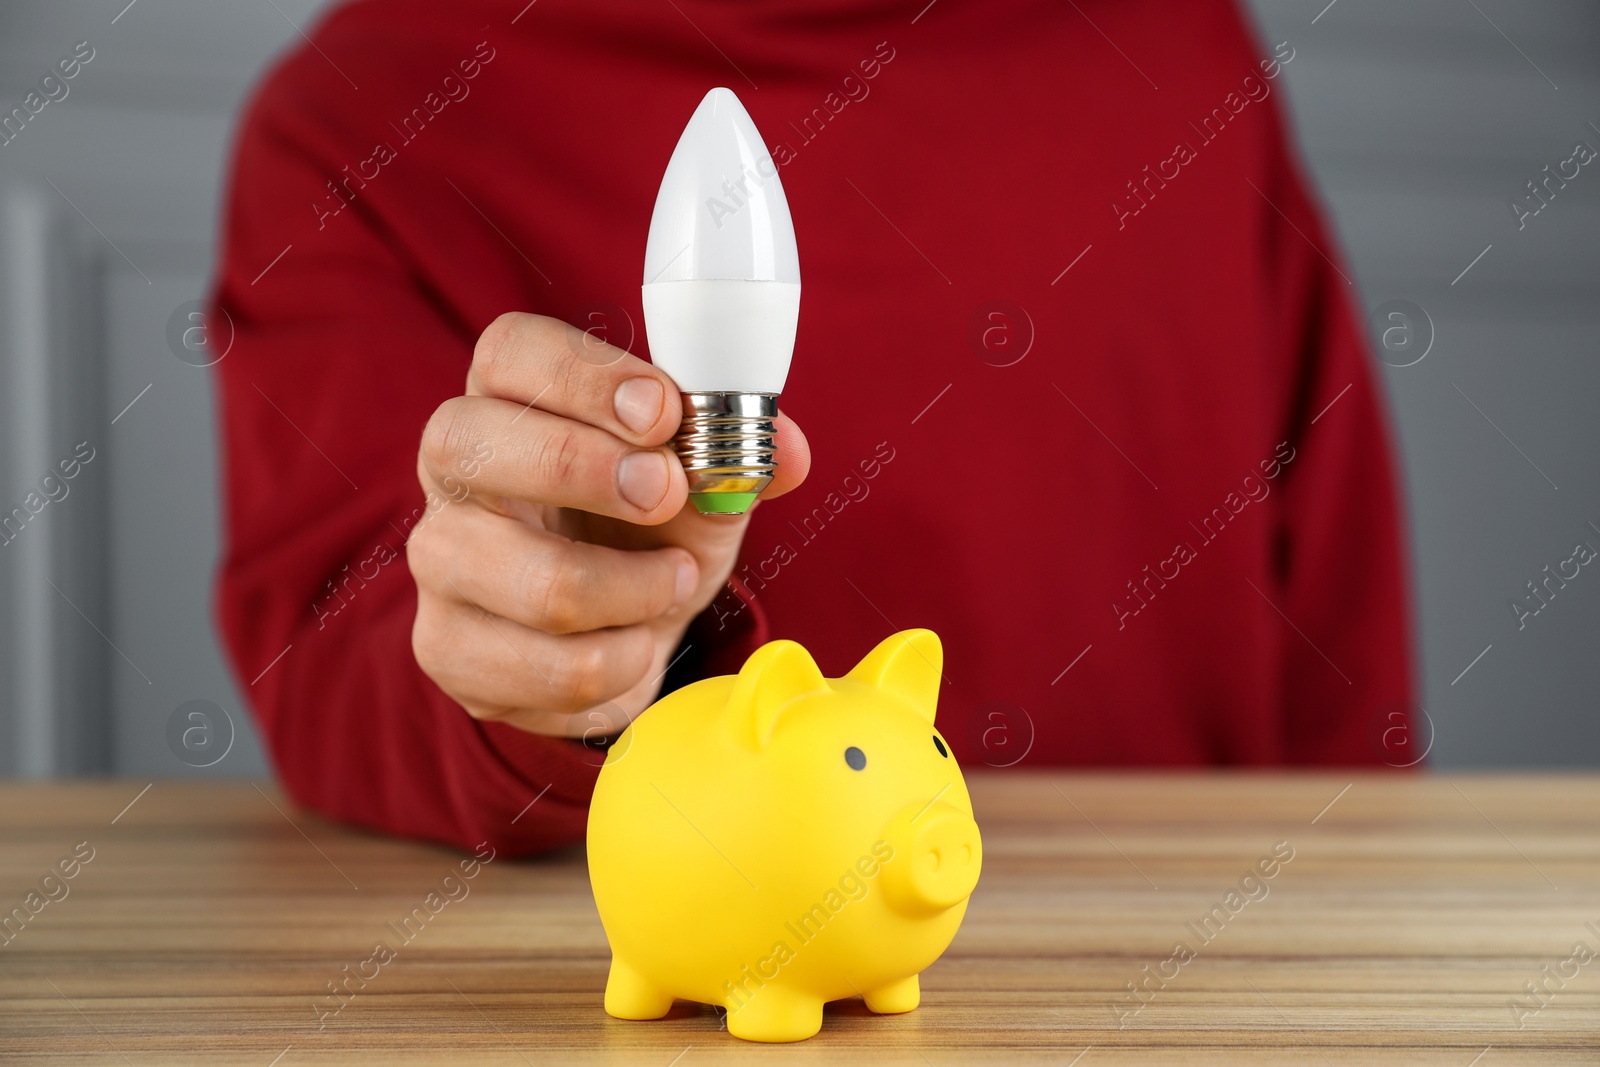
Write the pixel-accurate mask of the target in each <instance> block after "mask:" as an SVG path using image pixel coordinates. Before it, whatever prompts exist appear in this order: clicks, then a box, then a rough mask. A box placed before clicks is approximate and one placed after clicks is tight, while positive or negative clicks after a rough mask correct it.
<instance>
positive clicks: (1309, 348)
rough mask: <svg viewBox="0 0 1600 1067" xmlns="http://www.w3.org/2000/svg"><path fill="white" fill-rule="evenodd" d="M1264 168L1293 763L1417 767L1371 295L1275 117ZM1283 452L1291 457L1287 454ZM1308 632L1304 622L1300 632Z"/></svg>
mask: <svg viewBox="0 0 1600 1067" xmlns="http://www.w3.org/2000/svg"><path fill="white" fill-rule="evenodd" d="M1278 102H1279V100H1278V98H1277V97H1274V98H1273V99H1272V100H1270V101H1269V104H1270V106H1272V107H1273V109H1274V114H1273V116H1272V118H1273V121H1272V122H1271V123H1270V127H1271V131H1270V133H1269V135H1268V137H1267V142H1266V148H1267V151H1266V153H1265V158H1264V166H1263V169H1262V171H1261V172H1260V173H1259V174H1258V176H1257V179H1256V184H1257V185H1258V186H1259V188H1258V190H1257V192H1256V193H1250V192H1248V191H1247V193H1246V195H1248V196H1250V197H1254V198H1255V199H1256V200H1257V201H1259V208H1260V210H1259V213H1258V215H1257V218H1258V220H1259V222H1258V234H1259V240H1260V242H1261V247H1262V255H1261V257H1260V262H1261V264H1262V268H1263V274H1262V277H1261V279H1260V282H1259V284H1261V285H1262V286H1263V287H1264V288H1265V290H1266V295H1267V298H1268V306H1269V307H1273V308H1275V309H1276V316H1277V317H1276V319H1275V321H1273V323H1272V324H1271V330H1272V333H1273V337H1272V342H1273V345H1274V348H1275V350H1276V351H1279V352H1282V353H1284V354H1285V356H1286V358H1287V359H1288V360H1289V364H1290V366H1292V367H1293V368H1294V370H1293V371H1292V373H1291V374H1290V376H1289V377H1288V378H1287V379H1286V385H1287V388H1286V395H1287V398H1288V405H1287V409H1286V412H1285V417H1284V418H1285V422H1284V427H1283V431H1282V438H1281V440H1284V441H1286V442H1287V443H1288V446H1289V447H1290V448H1291V449H1292V450H1293V453H1292V454H1293V459H1292V461H1290V462H1288V463H1285V464H1284V465H1283V476H1282V478H1281V485H1282V489H1283V492H1282V496H1281V500H1280V506H1279V511H1278V529H1277V537H1276V550H1275V560H1274V563H1275V566H1274V568H1273V575H1274V577H1275V579H1276V580H1275V583H1274V586H1273V588H1269V589H1263V590H1261V592H1262V593H1264V594H1266V595H1269V596H1270V597H1271V599H1272V602H1273V603H1272V605H1268V604H1265V603H1264V604H1262V605H1261V610H1263V611H1268V612H1272V611H1274V609H1276V610H1277V612H1279V613H1281V615H1282V619H1279V620H1277V624H1279V625H1282V626H1283V627H1284V629H1285V633H1284V641H1283V644H1282V648H1283V649H1284V657H1283V659H1282V662H1281V667H1280V670H1281V686H1282V706H1283V714H1284V716H1285V722H1284V737H1285V741H1286V746H1285V754H1286V759H1287V761H1288V762H1289V763H1291V764H1308V763H1313V764H1356V765H1359V764H1377V763H1387V764H1389V765H1391V766H1396V767H1402V766H1412V765H1415V764H1416V763H1417V762H1419V761H1420V760H1421V758H1422V755H1423V754H1424V752H1425V749H1426V746H1427V743H1428V741H1429V738H1428V736H1427V731H1426V729H1425V728H1424V727H1422V726H1421V725H1420V724H1418V723H1416V722H1414V721H1413V710H1414V705H1413V704H1412V702H1411V701H1412V698H1413V690H1412V686H1413V678H1412V652H1411V638H1412V635H1411V617H1410V603H1409V588H1410V579H1409V574H1408V566H1407V558H1406V548H1405V545H1404V542H1403V531H1404V519H1403V515H1402V511H1401V507H1400V504H1399V500H1398V492H1397V489H1398V487H1397V484H1396V475H1395V472H1394V456H1393V448H1392V445H1391V442H1390V438H1389V428H1388V420H1387V418H1386V412H1385V411H1384V401H1383V397H1382V395H1381V387H1380V385H1379V384H1378V382H1377V381H1376V380H1375V376H1374V373H1373V360H1372V357H1371V355H1370V354H1369V352H1368V348H1367V342H1366V339H1365V336H1364V334H1365V331H1364V330H1363V328H1362V325H1361V320H1360V319H1359V317H1358V315H1357V313H1356V311H1355V307H1354V305H1355V303H1356V301H1357V300H1358V299H1359V295H1358V293H1357V291H1356V288H1355V285H1354V283H1353V280H1352V279H1351V277H1350V271H1349V270H1348V268H1346V267H1344V266H1343V264H1342V262H1340V259H1341V257H1340V253H1339V250H1338V247H1337V244H1336V242H1335V239H1334V237H1333V236H1332V235H1331V234H1330V233H1329V232H1328V230H1327V228H1326V227H1325V225H1324V223H1323V217H1322V212H1321V211H1320V210H1319V209H1318V207H1317V205H1316V204H1315V203H1314V201H1313V199H1312V197H1311V195H1310V193H1309V191H1308V186H1307V182H1306V181H1305V179H1304V177H1303V176H1302V175H1301V173H1300V170H1299V166H1298V163H1297V160H1296V158H1295V152H1294V151H1293V149H1292V147H1291V146H1290V145H1289V144H1288V143H1287V138H1286V136H1285V134H1284V125H1283V122H1282V120H1281V117H1280V116H1279V115H1278V114H1277V113H1276V109H1277V105H1278ZM1280 458H1281V457H1280ZM1297 631H1298V632H1297Z"/></svg>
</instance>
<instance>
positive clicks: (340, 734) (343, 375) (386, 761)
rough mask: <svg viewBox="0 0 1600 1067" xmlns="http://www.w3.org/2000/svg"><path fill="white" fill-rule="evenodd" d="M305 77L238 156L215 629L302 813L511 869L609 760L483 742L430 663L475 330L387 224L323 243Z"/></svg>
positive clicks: (728, 660) (695, 666)
mask: <svg viewBox="0 0 1600 1067" xmlns="http://www.w3.org/2000/svg"><path fill="white" fill-rule="evenodd" d="M312 58H313V59H314V58H315V57H312ZM301 61H303V60H301ZM293 62H295V61H291V63H293ZM292 74H293V72H292V71H286V70H280V71H279V72H278V74H277V75H276V76H275V77H274V78H273V79H270V80H269V82H268V85H267V88H266V89H265V90H263V94H262V96H260V97H258V99H257V100H256V101H255V103H254V104H253V105H252V107H251V109H250V111H249V113H248V115H247V117H246V119H245V121H244V124H243V126H242V129H241V132H240V134H239V140H238V144H237V146H236V149H235V157H234V161H233V171H232V181H231V187H230V189H229V191H228V210H227V217H226V220H225V237H224V244H223V248H222V251H221V260H220V266H219V274H218V278H217V281H216V285H215V290H214V292H213V299H212V319H211V326H212V333H213V337H218V336H220V334H219V333H218V331H219V330H231V335H232V342H231V346H230V347H229V348H227V349H226V355H225V356H224V357H223V358H222V359H221V361H220V362H219V363H218V364H217V365H216V368H215V369H216V371H217V387H218V394H219V408H220V433H221V437H222V443H223V451H224V456H223V464H222V468H223V471H224V480H225V485H224V496H225V516H224V524H225V530H224V538H225V550H224V559H223V562H222V566H221V573H220V575H219V579H218V589H217V612H218V617H219V622H220V626H221V630H222V634H223V637H224V640H225V643H226V646H227V650H228V653H229V655H230V656H231V658H232V662H233V666H234V669H235V672H236V674H237V676H238V677H239V679H240V680H241V686H242V687H243V688H244V690H245V692H246V694H247V696H248V699H249V701H250V704H251V707H252V711H253V713H254V716H255V719H256V721H257V723H258V725H259V727H260V729H261V732H262V734H263V736H264V738H265V741H266V744H267V746H268V748H269V751H270V754H271V759H272V762H273V764H274V766H275V769H276V771H277V773H278V775H279V777H280V778H281V780H282V783H283V785H284V786H285V788H286V789H287V791H288V792H289V794H290V796H292V797H293V798H294V800H295V801H296V802H297V803H299V804H301V805H302V806H304V807H307V808H310V809H313V810H315V811H317V812H319V813H322V814H324V815H326V816H329V817H331V818H335V819H339V820H342V821H346V822H350V823H354V824H358V825H362V826H367V827H371V828H374V829H378V830H382V831H386V832H390V833H395V834H401V835H405V836H411V837H417V838H423V839H429V840H434V841H440V842H445V843H449V844H454V845H457V846H462V847H468V848H470V847H473V846H475V845H476V844H478V843H479V842H483V841H488V842H490V843H491V844H492V845H494V847H495V848H496V849H498V850H500V851H501V852H502V853H505V854H511V855H518V854H528V853H533V852H537V851H541V850H546V849H550V848H555V847H558V846H561V845H564V844H566V843H569V842H572V841H575V840H578V839H579V838H581V837H582V835H583V833H584V827H585V813H586V809H587V804H588V800H589V797H590V794H591V792H592V789H593V785H594V780H595V777H596V775H597V773H598V770H599V765H600V764H601V762H602V761H603V758H604V751H603V748H601V747H600V746H588V745H585V744H582V743H579V742H575V741H569V740H564V739H556V738H550V737H544V736H539V735H535V734H530V733H525V732H523V731H520V730H517V729H515V728H513V727H510V726H506V725H504V724H499V723H485V722H479V721H477V720H475V719H473V718H472V717H471V716H470V715H468V714H467V712H466V711H465V710H464V709H463V708H461V707H460V706H459V705H458V704H457V703H455V701H453V700H452V699H450V698H449V697H448V696H447V695H446V694H445V693H444V692H442V691H441V690H440V689H439V688H438V687H437V686H435V685H434V684H433V682H432V681H431V680H430V679H429V678H428V677H427V676H426V675H425V674H423V672H422V671H421V669H420V668H419V667H418V666H417V663H416V661H415V659H414V657H413V654H412V649H411V628H412V623H413V620H414V618H415V614H416V598H417V593H416V587H415V585H414V583H413V580H412V577H411V574H410V572H409V570H408V567H407V564H406V560H405V543H406V539H407V537H408V536H409V535H410V534H411V532H412V531H414V530H416V529H417V528H418V527H419V526H421V525H423V524H425V523H426V522H427V521H428V519H429V518H430V517H431V515H432V514H434V512H435V510H436V508H438V507H440V506H444V507H450V506H457V505H453V504H450V503H447V502H444V501H441V500H425V499H424V497H423V493H422V490H421V488H420V486H419V484H418V481H417V474H416V456H417V447H418V441H419V439H420V435H421V432H422V428H423V425H424V424H425V422H426V421H427V419H428V417H429V416H430V415H431V414H432V413H433V411H434V410H435V408H436V407H437V406H438V405H439V404H440V403H441V402H442V401H444V400H445V399H447V398H448V397H450V396H454V395H457V394H459V393H460V392H461V389H462V388H463V383H464V381H465V375H466V370H467V367H468V363H469V361H470V357H471V351H472V345H473V341H474V339H475V336H476V333H477V329H476V328H475V326H476V327H481V326H482V324H481V323H478V324H473V323H468V322H463V321H461V320H460V317H459V316H458V315H456V314H455V313H454V312H453V311H452V310H451V308H450V305H449V302H448V301H447V300H445V299H444V298H443V296H442V294H440V293H439V292H437V291H436V290H435V289H433V288H432V286H431V285H430V283H429V282H428V281H427V280H426V279H427V276H428V272H427V271H424V270H421V269H416V265H415V264H413V263H411V261H410V259H409V257H408V251H407V249H406V248H405V247H404V244H403V242H402V241H400V240H399V239H398V238H397V237H396V236H395V235H394V233H393V232H392V231H391V230H389V229H388V228H386V227H385V225H384V223H383V215H382V213H381V212H379V211H376V210H372V209H370V208H367V207H366V206H365V205H363V203H362V202H361V201H360V200H359V199H357V200H356V201H355V202H353V203H351V204H350V205H349V207H348V209H347V210H345V211H342V212H341V213H340V216H339V217H337V218H336V219H333V220H331V221H330V220H329V219H328V218H327V217H326V216H325V214H323V213H324V212H325V211H326V208H325V207H322V208H320V209H319V208H317V207H312V206H311V205H316V204H325V203H326V201H325V200H322V199H319V198H320V197H321V196H322V195H323V194H326V193H327V189H325V188H324V185H325V177H324V176H325V175H329V174H338V173H339V164H338V153H337V149H336V147H335V146H334V145H333V144H331V143H328V142H329V141H330V140H331V138H329V136H328V135H327V134H325V133H324V132H323V131H322V128H321V127H320V126H319V125H318V124H317V123H316V122H314V121H307V120H306V119H305V115H306V114H307V113H308V111H309V109H310V108H313V107H315V106H316V101H315V100H314V99H313V100H309V101H308V100H300V101H299V102H298V103H297V102H296V101H295V100H294V93H293V87H294V86H295V84H296V80H295V78H294V77H293V76H292ZM286 87H287V89H286ZM411 207H413V208H414V209H415V210H419V211H425V210H426V208H427V205H426V204H415V205H411ZM505 310H512V309H505ZM530 310H535V309H530ZM734 594H735V595H738V596H741V597H743V596H744V595H745V594H743V593H742V592H741V591H739V590H734ZM708 617H709V616H708ZM737 618H738V619H739V620H740V621H739V622H738V624H737V625H735V626H733V627H731V628H727V627H724V628H721V629H720V630H719V629H718V628H717V627H716V626H715V624H714V622H715V621H714V620H713V625H712V626H711V627H710V628H709V629H707V628H706V627H705V626H704V625H702V624H701V623H700V622H699V621H697V623H696V624H695V626H694V627H692V628H691V632H690V635H689V636H688V637H686V640H685V644H686V646H687V647H686V648H685V649H684V655H683V657H682V660H681V662H680V663H679V664H678V665H677V666H676V667H675V668H674V670H673V674H672V680H673V684H682V682H683V681H685V680H687V678H688V672H690V671H701V672H707V673H710V672H716V671H721V670H727V669H737V658H738V657H739V656H741V655H742V654H743V653H745V652H747V651H748V650H750V649H752V648H753V647H755V645H756V644H757V643H759V640H760V638H761V636H762V634H763V633H764V623H763V621H762V619H761V616H760V613H759V611H750V612H741V613H739V614H738V616H737Z"/></svg>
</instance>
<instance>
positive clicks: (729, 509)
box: [689, 493, 761, 515]
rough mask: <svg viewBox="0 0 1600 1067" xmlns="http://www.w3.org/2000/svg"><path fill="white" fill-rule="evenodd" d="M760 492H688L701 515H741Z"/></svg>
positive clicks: (748, 508) (747, 509)
mask: <svg viewBox="0 0 1600 1067" xmlns="http://www.w3.org/2000/svg"><path fill="white" fill-rule="evenodd" d="M760 495H761V494H760V493H690V494H689V499H690V501H692V502H693V504H694V509H695V510H696V511H698V512H699V513H700V514H702V515H743V514H744V513H745V512H747V511H749V510H750V508H751V506H752V505H754V504H755V502H756V497H758V496H760Z"/></svg>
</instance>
